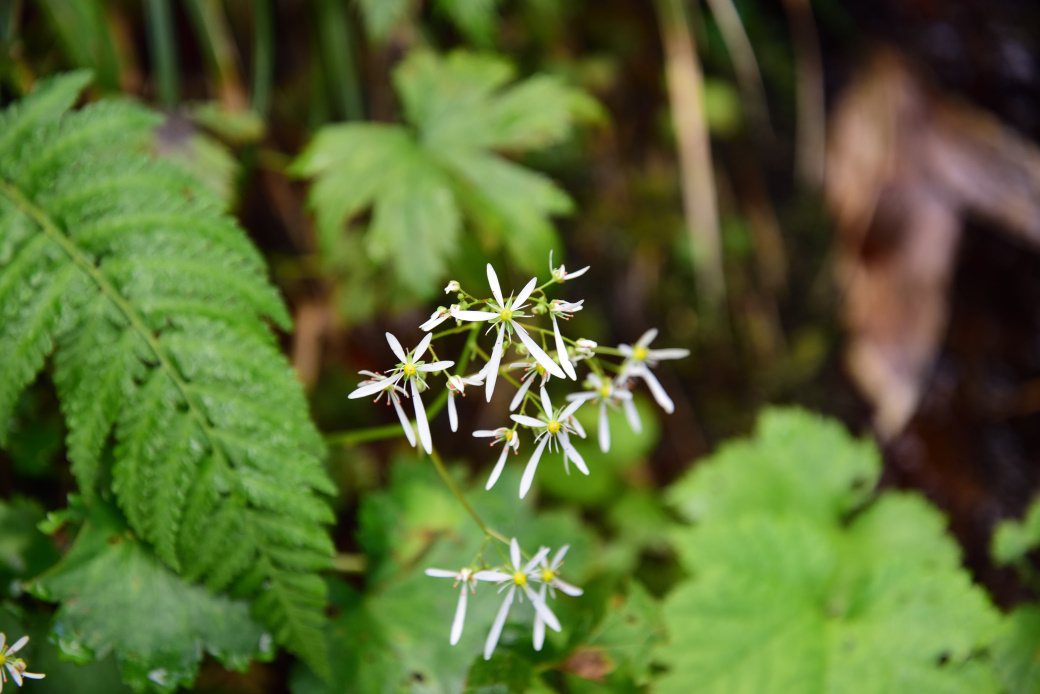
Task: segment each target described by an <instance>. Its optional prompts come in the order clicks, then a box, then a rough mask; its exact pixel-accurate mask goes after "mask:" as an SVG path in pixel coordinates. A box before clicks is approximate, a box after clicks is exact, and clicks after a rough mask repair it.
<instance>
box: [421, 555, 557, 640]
mask: <svg viewBox="0 0 1040 694" xmlns="http://www.w3.org/2000/svg"><path fill="white" fill-rule="evenodd" d="M426 575H427V576H433V577H434V578H453V579H455V583H453V584H452V586H451V587H452V588H458V586H459V584H460V583H461V584H462V588H461V589H460V590H459V605H458V607H456V608H455V619H454V620H452V622H451V637H450V641H451V645H452V646H454V645H455V644H457V643H458V642H459V639H460V638H462V626H463V623H464V622H465V621H466V597H467V596H466V592H467V590H468V591H469V592H470V593H476V592H477V579H476V578H474V574H473V572H472V571H471V570H470V569H468V568H466V569H459V570H458V571H457V572H456V571H445V570H444V569H426ZM543 631H544V629H543Z"/></svg>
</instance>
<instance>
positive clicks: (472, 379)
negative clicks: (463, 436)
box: [448, 374, 484, 431]
mask: <svg viewBox="0 0 1040 694" xmlns="http://www.w3.org/2000/svg"><path fill="white" fill-rule="evenodd" d="M483 383H484V379H482V378H481V377H480V375H479V374H477V375H476V376H448V422H450V423H451V430H452V431H458V430H459V414H458V412H456V411H455V394H456V393H458V394H460V395H461V396H462V397H466V386H479V385H481V384H483Z"/></svg>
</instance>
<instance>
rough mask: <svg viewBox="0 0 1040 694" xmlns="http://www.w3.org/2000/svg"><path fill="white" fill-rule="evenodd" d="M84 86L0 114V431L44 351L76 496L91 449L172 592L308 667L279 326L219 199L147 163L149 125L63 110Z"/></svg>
mask: <svg viewBox="0 0 1040 694" xmlns="http://www.w3.org/2000/svg"><path fill="white" fill-rule="evenodd" d="M84 83H85V80H84V77H83V75H81V74H77V75H73V76H70V77H66V78H64V79H58V80H54V81H52V82H50V83H47V84H42V85H41V86H40V88H39V90H38V91H37V92H35V93H34V94H32V95H30V96H29V97H27V98H26V99H25V100H23V101H21V102H19V103H17V104H15V105H14V106H12V107H10V108H8V109H7V110H6V111H4V112H3V113H2V114H0V125H2V126H6V127H0V175H2V177H0V321H2V322H0V355H3V356H2V357H0V360H2V368H0V422H2V421H4V420H5V419H6V418H7V417H8V416H9V415H10V412H11V409H12V408H13V406H14V404H15V401H16V399H17V397H18V395H19V393H20V392H21V390H23V389H24V388H25V386H26V385H27V384H28V383H30V382H31V381H32V380H33V378H34V377H35V376H36V374H37V373H38V372H39V370H40V369H41V368H42V367H43V365H44V362H45V360H46V358H47V357H48V355H50V354H51V353H54V363H55V370H54V380H55V383H56V385H57V389H58V396H59V399H60V401H61V404H62V411H63V413H64V415H65V418H66V420H67V422H68V427H69V435H68V449H69V458H70V460H71V461H72V466H73V472H74V474H75V475H76V478H77V481H78V483H79V484H80V486H81V488H82V489H83V491H84V493H86V494H88V495H89V494H91V493H94V492H95V491H97V490H96V487H97V486H98V485H99V480H101V479H108V478H107V477H106V476H102V475H101V474H99V473H100V464H101V463H100V461H101V460H102V459H103V458H104V456H103V452H104V450H105V447H106V445H111V446H112V450H113V463H112V470H111V480H112V488H113V491H114V492H115V494H116V499H117V501H118V503H119V506H120V507H121V508H122V510H123V513H124V514H125V515H126V518H127V519H128V521H129V524H130V527H131V528H132V529H133V531H134V533H135V534H136V535H137V536H138V537H140V538H142V539H143V540H145V541H147V542H148V543H149V544H150V545H151V546H152V547H153V548H154V550H155V553H156V554H157V555H158V556H159V557H160V558H161V559H162V560H163V561H164V562H165V563H166V564H167V565H169V566H170V567H172V568H174V569H176V570H178V571H180V572H182V573H183V575H184V576H185V577H186V578H188V579H191V580H202V581H204V582H206V583H207V585H208V586H209V587H210V588H211V589H213V590H221V589H225V588H228V587H229V586H233V587H234V588H235V589H236V590H237V591H239V593H241V592H242V590H244V589H246V588H248V589H249V591H250V593H249V594H250V595H251V596H252V597H253V598H254V613H255V614H256V615H257V617H258V618H259V619H260V620H261V621H263V622H264V624H265V625H266V626H267V627H268V628H269V629H270V630H271V631H272V633H274V634H276V636H277V638H278V640H279V641H280V643H282V644H284V645H285V646H287V647H288V648H289V649H290V650H292V651H294V652H295V653H297V654H299V655H300V656H301V657H303V658H304V659H306V660H307V661H308V662H309V663H311V665H312V666H313V667H315V668H316V669H317V670H319V671H324V670H326V669H327V655H326V653H325V649H324V645H323V637H322V632H321V625H322V621H323V617H322V609H323V606H324V599H325V598H324V583H323V582H322V580H321V579H320V577H318V576H317V575H316V574H315V573H314V572H315V571H317V570H319V569H321V568H324V567H326V566H327V565H328V562H329V557H330V555H331V553H332V544H331V541H330V540H329V537H328V534H327V532H326V531H325V529H324V524H326V523H329V522H331V521H332V520H333V516H332V513H331V511H330V510H329V508H328V506H327V505H326V503H325V501H324V499H323V498H322V494H327V493H333V492H334V491H335V489H334V487H333V485H332V483H331V482H330V480H329V479H328V477H327V476H326V474H325V471H324V469H323V467H322V465H321V458H322V456H323V454H324V447H323V444H322V440H321V437H320V436H319V434H318V432H317V431H316V430H315V428H314V426H313V424H312V423H311V421H310V418H309V415H308V412H307V403H306V399H305V398H304V395H303V391H302V388H301V387H300V384H299V383H298V381H297V379H296V376H295V374H294V372H293V371H292V369H291V367H290V366H289V365H288V364H287V363H286V361H285V358H284V357H283V356H282V354H281V353H280V352H279V351H278V348H277V345H276V342H275V340H274V337H273V335H272V334H271V332H270V330H269V328H268V327H267V326H266V324H265V323H264V319H268V320H270V321H273V322H274V323H276V324H278V325H280V326H283V327H288V326H289V325H290V319H289V316H288V313H287V311H286V309H285V306H284V304H283V303H282V301H281V299H280V298H279V296H278V294H277V292H276V291H275V289H274V288H273V287H271V285H270V284H269V283H268V281H267V279H266V268H265V265H264V262H263V259H262V257H261V256H260V254H259V253H258V252H257V251H256V249H255V248H254V247H253V246H252V245H251V244H250V242H249V241H248V239H247V238H246V237H245V235H244V234H243V233H242V231H241V229H239V228H238V226H237V225H236V224H235V222H234V221H233V220H231V219H230V218H229V217H227V216H225V215H224V214H223V213H222V211H221V210H222V204H221V202H220V201H219V200H218V199H217V198H215V197H214V196H213V194H212V193H210V192H209V191H208V190H207V189H206V187H205V186H204V185H203V184H201V183H200V182H199V181H197V180H195V179H194V178H191V177H190V176H189V175H187V174H185V173H183V172H182V171H180V170H178V169H177V168H176V167H175V166H173V165H171V164H169V163H167V162H163V161H159V160H156V159H154V158H153V157H151V156H150V155H149V154H148V153H147V147H148V145H149V143H150V140H151V137H152V129H153V128H154V126H155V125H156V123H157V118H156V116H155V115H154V114H151V113H149V112H148V111H146V110H145V109H142V108H140V107H137V106H134V105H133V104H129V103H125V102H118V101H116V102H102V103H98V104H94V105H90V106H87V107H85V108H83V109H81V110H79V111H75V112H64V113H63V111H66V110H67V109H68V108H69V107H70V106H71V104H72V103H73V102H74V100H75V98H76V94H77V93H78V91H79V89H81V88H82V87H83V85H84ZM11 133H15V134H16V135H17V137H14V136H12V135H11ZM0 431H3V428H2V427H0ZM0 436H2V434H0ZM110 442H111V443H110Z"/></svg>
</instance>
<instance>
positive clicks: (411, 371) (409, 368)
mask: <svg viewBox="0 0 1040 694" xmlns="http://www.w3.org/2000/svg"><path fill="white" fill-rule="evenodd" d="M402 371H404V375H405V376H414V375H415V364H405V365H404V369H402Z"/></svg>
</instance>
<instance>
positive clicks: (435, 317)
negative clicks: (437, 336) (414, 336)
mask: <svg viewBox="0 0 1040 694" xmlns="http://www.w3.org/2000/svg"><path fill="white" fill-rule="evenodd" d="M452 308H455V306H452ZM449 318H451V309H450V308H445V307H443V306H438V307H437V310H436V311H434V312H433V313H431V314H430V317H429V319H428V320H427V321H426V322H425V323H423V324H422V325H420V326H419V330H425V331H426V332H429V331H431V330H433V329H434V328H436V327H437V326H438V325H440V324H441V323H443V322H444V321H446V320H448V319H449Z"/></svg>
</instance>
